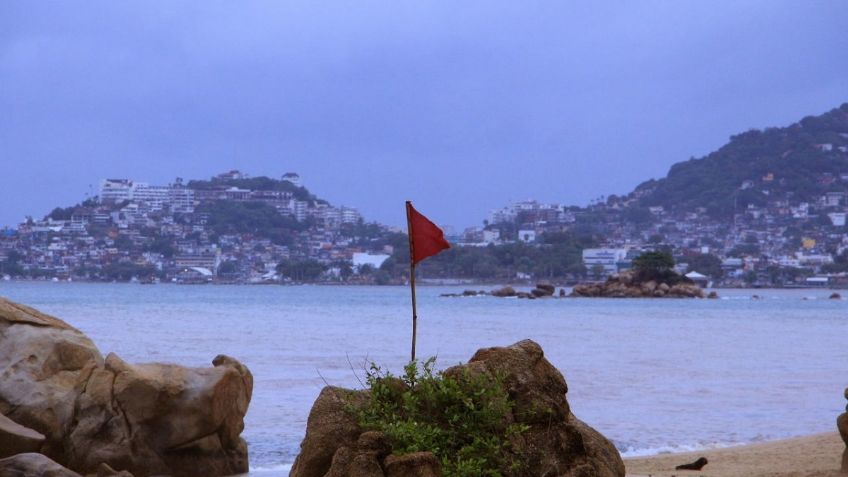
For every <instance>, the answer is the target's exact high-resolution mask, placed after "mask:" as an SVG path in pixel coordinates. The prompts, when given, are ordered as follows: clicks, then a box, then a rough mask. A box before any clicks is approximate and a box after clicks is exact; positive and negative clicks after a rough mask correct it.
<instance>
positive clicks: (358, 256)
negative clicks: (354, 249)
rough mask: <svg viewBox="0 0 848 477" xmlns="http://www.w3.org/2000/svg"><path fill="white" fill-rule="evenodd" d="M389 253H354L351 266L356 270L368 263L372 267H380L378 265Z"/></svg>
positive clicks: (386, 258)
mask: <svg viewBox="0 0 848 477" xmlns="http://www.w3.org/2000/svg"><path fill="white" fill-rule="evenodd" d="M389 257H390V255H385V254H371V253H354V254H353V268H355V269H356V270H360V269H361V268H362V267H363V266H365V265H370V266H371V267H373V268H375V269H376V268H380V265H382V264H383V262H385V261H386V260H388V258H389Z"/></svg>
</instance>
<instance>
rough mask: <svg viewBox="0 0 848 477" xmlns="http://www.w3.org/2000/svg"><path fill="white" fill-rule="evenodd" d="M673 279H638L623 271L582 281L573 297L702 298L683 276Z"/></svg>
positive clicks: (574, 291)
mask: <svg viewBox="0 0 848 477" xmlns="http://www.w3.org/2000/svg"><path fill="white" fill-rule="evenodd" d="M675 278H676V279H675V280H670V281H660V280H640V279H639V278H638V274H637V273H634V272H631V271H625V272H621V273H619V274H617V275H613V276H611V277H610V278H608V279H607V281H606V282H604V283H584V284H579V285H576V286H575V287H574V289H573V290H572V291H571V296H573V297H591V298H597V297H603V298H704V291H703V290H702V289H701V287H699V286H698V285H697V284H695V283H693V282H692V281H691V280H688V279H686V278H685V277H675Z"/></svg>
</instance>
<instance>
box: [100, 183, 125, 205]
mask: <svg viewBox="0 0 848 477" xmlns="http://www.w3.org/2000/svg"><path fill="white" fill-rule="evenodd" d="M132 185H133V183H132V181H131V180H129V179H103V180H102V181H100V203H115V202H122V201H125V200H130V195H131V193H132Z"/></svg>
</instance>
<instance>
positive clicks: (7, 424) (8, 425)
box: [0, 414, 45, 459]
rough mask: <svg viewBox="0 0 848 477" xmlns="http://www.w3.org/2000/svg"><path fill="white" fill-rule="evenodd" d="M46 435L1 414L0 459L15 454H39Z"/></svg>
mask: <svg viewBox="0 0 848 477" xmlns="http://www.w3.org/2000/svg"><path fill="white" fill-rule="evenodd" d="M44 440H45V439H44V435H42V434H41V433H39V432H36V431H34V430H32V429H30V428H28V427H24V426H22V425H20V424H18V423H17V422H15V421H13V420H11V419H9V418H8V417H6V416H4V415H2V414H0V459H2V458H4V457H11V456H13V455H15V454H23V453H27V452H38V451H39V450H41V446H42V445H44Z"/></svg>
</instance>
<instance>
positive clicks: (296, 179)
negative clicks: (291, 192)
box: [283, 172, 301, 187]
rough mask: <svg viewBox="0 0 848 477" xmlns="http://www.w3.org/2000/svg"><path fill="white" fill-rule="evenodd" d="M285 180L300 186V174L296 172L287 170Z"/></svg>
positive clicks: (284, 175)
mask: <svg viewBox="0 0 848 477" xmlns="http://www.w3.org/2000/svg"><path fill="white" fill-rule="evenodd" d="M283 180H284V181H286V182H289V183H291V184H292V185H294V186H297V187H300V186H301V184H300V175H299V174H298V173H296V172H286V173H285V174H283Z"/></svg>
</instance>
